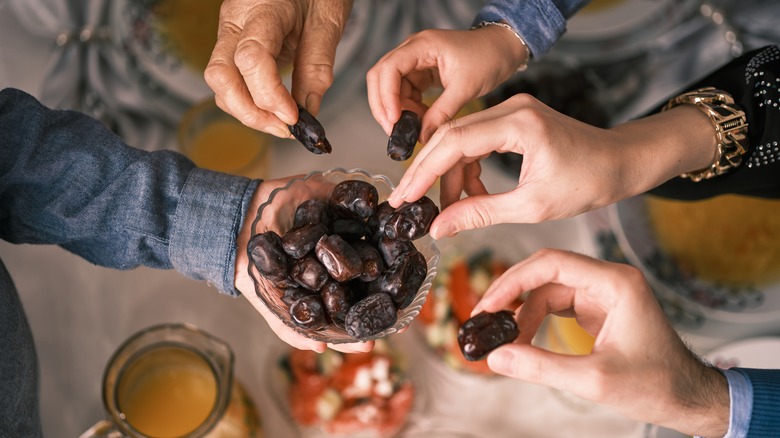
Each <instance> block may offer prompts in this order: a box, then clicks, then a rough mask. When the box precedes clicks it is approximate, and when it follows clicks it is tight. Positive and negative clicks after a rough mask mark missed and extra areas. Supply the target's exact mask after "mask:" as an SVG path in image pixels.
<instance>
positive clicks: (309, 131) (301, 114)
mask: <svg viewBox="0 0 780 438" xmlns="http://www.w3.org/2000/svg"><path fill="white" fill-rule="evenodd" d="M287 127H288V128H289V129H290V133H292V135H293V137H295V138H296V139H297V140H298V141H299V142H301V143H303V146H304V147H306V149H308V150H309V151H310V152H313V153H315V154H318V155H319V154H323V153H328V154H329V153H331V151H332V150H333V148H331V146H330V142H328V139H327V138H326V137H325V128H323V127H322V124H321V123H320V122H319V121H318V120H317V119H316V118H314V116H313V115H312V114H311V113H310V112H308V111H306V109H304V108H303V107H302V106H300V105H298V121H297V122H295V124H294V125H287Z"/></svg>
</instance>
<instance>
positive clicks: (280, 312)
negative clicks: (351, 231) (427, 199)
mask: <svg viewBox="0 0 780 438" xmlns="http://www.w3.org/2000/svg"><path fill="white" fill-rule="evenodd" d="M347 180H357V181H364V182H367V183H370V184H372V185H373V186H374V187H376V189H377V193H378V194H379V199H378V202H383V201H385V200H386V199H387V197H388V196H389V195H390V193H391V192H392V191H393V184H392V182H390V180H389V179H388V178H387V177H386V176H383V175H371V174H369V173H368V172H366V171H365V170H362V169H352V170H344V169H340V168H336V169H331V170H327V171H324V172H320V171H315V172H311V173H310V174H309V175H307V176H306V177H304V178H295V179H292V180H290V182H289V183H287V185H286V186H284V187H281V188H278V189H276V190H274V191H273V192H271V195H270V196H269V197H268V201H266V202H265V203H264V204H263V205H261V206H260V207H259V208H258V210H257V216H256V217H255V220H254V222H253V223H252V235H255V234H259V233H264V232H266V231H275V232H276V233H277V234H279V235H280V236H282V235H284V233H286V232H287V231H288V230H289V229H290V228H292V224H293V219H294V215H295V210H296V208H297V207H298V205H300V204H301V203H302V202H304V201H306V200H309V199H315V198H316V199H327V197H328V194H329V193H330V190H331V189H332V188H333V187H334V186H335V185H336V184H338V183H340V182H342V181H347ZM413 243H414V246H415V247H416V248H417V250H418V251H420V253H422V255H423V256H424V257H425V261H426V263H427V265H428V272H427V274H426V276H425V279H424V280H423V283H422V286H420V289H419V290H418V291H417V294H416V295H415V297H414V299H413V300H412V302H411V303H410V304H409V305H408V306H406V307H405V308H403V309H401V310H399V311H398V319H397V320H396V322H395V323H394V324H393V325H392V326H390V327H388V328H386V329H384V330H382V331H381V332H379V333H377V334H375V335H373V336H370V337H367V338H361V339H360V340H358V339H356V338H353V337H352V336H351V335H349V334H348V333H347V332H346V330H344V329H343V328H341V327H337V326H335V325H333V324H328V325H327V326H326V327H325V328H323V329H319V330H311V329H306V328H303V327H300V326H298V325H297V324H295V323H294V322H293V321H292V319H291V318H290V312H289V308H288V306H287V305H286V304H285V303H284V302H283V301H282V299H281V297H282V294H283V292H284V291H283V290H282V289H280V288H278V287H276V286H274V285H273V284H272V283H271V282H269V281H268V280H267V279H265V278H264V277H263V276H262V275H260V273H259V271H257V268H255V266H254V264H253V263H249V276H250V277H251V278H252V280H253V281H254V284H255V291H256V292H257V296H258V297H260V300H261V301H262V302H263V304H265V306H266V307H268V309H269V310H270V311H271V312H272V313H273V314H274V315H275V316H276V317H277V318H279V319H280V320H282V322H283V323H284V324H285V325H287V326H288V327H290V328H292V329H293V330H295V331H296V332H298V333H300V334H302V335H304V336H306V337H308V338H310V339H314V340H316V341H320V342H328V343H331V344H344V343H353V342H359V341H369V340H374V339H379V338H382V337H385V336H387V335H390V334H393V333H396V332H398V331H400V330H402V329H404V328H406V327H407V326H409V324H410V323H411V322H412V320H413V319H414V318H415V317H416V316H417V315H418V314H419V313H420V309H421V308H422V305H423V303H424V302H425V298H426V296H427V295H428V291H429V290H430V289H431V285H432V284H433V278H434V277H435V276H436V270H437V264H438V261H439V249H438V248H437V247H436V244H435V243H434V241H433V239H432V238H431V237H430V235H426V236H424V237H421V238H419V239H417V240H415V241H414V242H413Z"/></svg>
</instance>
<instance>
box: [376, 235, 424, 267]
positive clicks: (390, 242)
mask: <svg viewBox="0 0 780 438" xmlns="http://www.w3.org/2000/svg"><path fill="white" fill-rule="evenodd" d="M376 248H377V249H378V250H379V253H380V254H381V255H382V259H383V260H384V261H385V265H387V266H392V265H394V264H395V262H396V260H398V258H399V257H401V256H402V255H404V254H406V253H408V252H412V251H416V249H415V247H414V244H413V243H412V242H410V241H408V240H395V239H391V238H389V237H387V236H383V237H382V238H381V239H380V240H379V243H377V245H376Z"/></svg>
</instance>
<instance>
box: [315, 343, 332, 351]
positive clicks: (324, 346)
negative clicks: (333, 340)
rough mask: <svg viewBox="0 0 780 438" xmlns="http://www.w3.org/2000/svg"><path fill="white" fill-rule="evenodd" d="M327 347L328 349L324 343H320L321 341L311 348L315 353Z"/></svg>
mask: <svg viewBox="0 0 780 438" xmlns="http://www.w3.org/2000/svg"><path fill="white" fill-rule="evenodd" d="M327 349H328V347H327V346H326V345H325V344H322V343H320V344H317V345H315V346H314V348H312V350H314V352H315V353H324V352H325V350H327Z"/></svg>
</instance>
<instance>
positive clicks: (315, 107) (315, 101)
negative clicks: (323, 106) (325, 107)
mask: <svg viewBox="0 0 780 438" xmlns="http://www.w3.org/2000/svg"><path fill="white" fill-rule="evenodd" d="M321 102H322V97H320V95H319V94H316V93H310V94H309V95H308V96H306V110H307V111H309V112H310V113H312V114H317V113H319V112H320V103H321Z"/></svg>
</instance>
